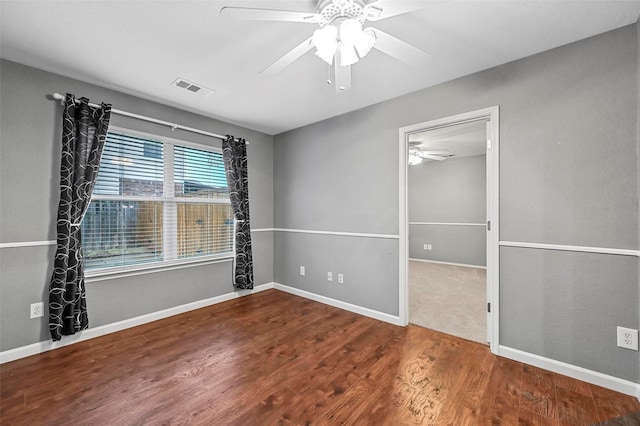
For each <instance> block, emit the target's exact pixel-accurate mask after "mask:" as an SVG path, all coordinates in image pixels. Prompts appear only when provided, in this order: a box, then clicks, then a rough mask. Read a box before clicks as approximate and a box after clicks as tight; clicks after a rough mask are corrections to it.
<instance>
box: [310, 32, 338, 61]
mask: <svg viewBox="0 0 640 426" xmlns="http://www.w3.org/2000/svg"><path fill="white" fill-rule="evenodd" d="M311 42H312V43H313V45H314V46H315V47H316V55H317V56H318V57H319V58H320V59H322V60H323V61H325V62H326V63H328V64H329V65H331V64H333V57H334V55H335V53H336V50H337V48H338V29H337V28H336V27H334V26H333V25H327V26H326V27H323V28H320V29H317V30H315V31H314V33H313V37H312V38H311Z"/></svg>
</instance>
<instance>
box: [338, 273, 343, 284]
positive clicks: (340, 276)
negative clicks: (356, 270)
mask: <svg viewBox="0 0 640 426" xmlns="http://www.w3.org/2000/svg"><path fill="white" fill-rule="evenodd" d="M338 282H339V283H340V284H344V274H338Z"/></svg>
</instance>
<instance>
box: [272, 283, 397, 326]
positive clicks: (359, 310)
mask: <svg viewBox="0 0 640 426" xmlns="http://www.w3.org/2000/svg"><path fill="white" fill-rule="evenodd" d="M273 288H275V289H276V290H281V291H284V292H286V293H291V294H295V295H296V296H300V297H304V298H306V299H311V300H314V301H316V302H320V303H324V304H325V305H330V306H333V307H335V308H340V309H344V310H345V311H349V312H354V313H356V314H360V315H364V316H365V317H369V318H374V319H377V320H380V321H384V322H388V323H390V324H393V325H399V326H403V324H402V323H401V321H400V317H399V316H393V315H389V314H385V313H384V312H380V311H375V310H373V309H369V308H365V307H362V306H358V305H353V304H351V303H348V302H343V301H341V300H336V299H332V298H330V297H326V296H321V295H319V294H315V293H311V292H308V291H305V290H300V289H298V288H295V287H289V286H287V285H284V284H278V283H273Z"/></svg>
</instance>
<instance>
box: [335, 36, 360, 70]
mask: <svg viewBox="0 0 640 426" xmlns="http://www.w3.org/2000/svg"><path fill="white" fill-rule="evenodd" d="M339 49H340V66H342V67H347V66H349V65H353V64H355V63H356V62H358V61H359V60H360V58H358V55H357V54H356V49H355V48H354V47H353V46H352V45H350V44H345V43H342V42H341V43H340V45H339Z"/></svg>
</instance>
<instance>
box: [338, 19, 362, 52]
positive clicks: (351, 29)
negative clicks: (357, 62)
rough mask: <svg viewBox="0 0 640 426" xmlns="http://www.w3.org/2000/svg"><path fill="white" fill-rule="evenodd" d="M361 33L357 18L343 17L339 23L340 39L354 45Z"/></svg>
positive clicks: (360, 25)
mask: <svg viewBox="0 0 640 426" xmlns="http://www.w3.org/2000/svg"><path fill="white" fill-rule="evenodd" d="M361 34H362V24H361V23H360V21H358V20H357V19H345V20H344V21H342V23H341V24H340V41H342V42H343V43H346V44H350V45H352V46H355V44H356V43H357V42H358V40H359V39H360V35H361Z"/></svg>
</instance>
